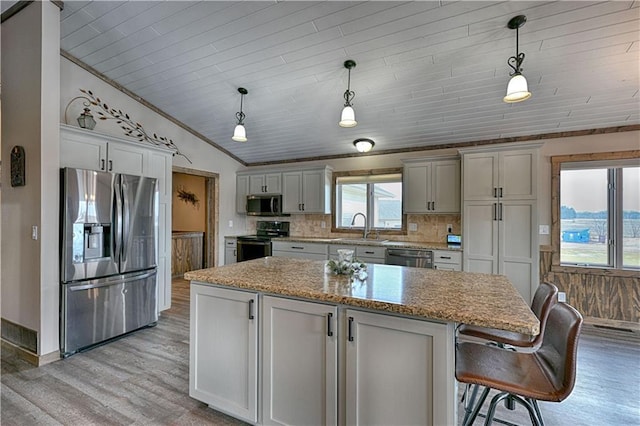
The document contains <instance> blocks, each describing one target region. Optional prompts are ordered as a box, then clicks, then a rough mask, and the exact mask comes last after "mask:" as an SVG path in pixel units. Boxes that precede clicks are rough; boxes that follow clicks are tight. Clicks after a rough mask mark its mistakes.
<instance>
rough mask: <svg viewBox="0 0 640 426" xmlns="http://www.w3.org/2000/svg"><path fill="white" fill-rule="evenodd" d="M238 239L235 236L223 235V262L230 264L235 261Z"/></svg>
mask: <svg viewBox="0 0 640 426" xmlns="http://www.w3.org/2000/svg"><path fill="white" fill-rule="evenodd" d="M237 248H238V240H237V238H236V237H224V264H225V265H230V264H232V263H236V262H237V257H238V250H237Z"/></svg>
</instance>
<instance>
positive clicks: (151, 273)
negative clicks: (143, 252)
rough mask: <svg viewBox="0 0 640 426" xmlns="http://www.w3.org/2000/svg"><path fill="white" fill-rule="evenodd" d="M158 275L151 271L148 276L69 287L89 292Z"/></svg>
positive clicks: (69, 287)
mask: <svg viewBox="0 0 640 426" xmlns="http://www.w3.org/2000/svg"><path fill="white" fill-rule="evenodd" d="M156 273H157V272H156V271H151V272H147V273H146V274H140V275H134V276H132V277H127V278H125V279H122V280H113V279H105V280H96V281H94V282H93V283H91V284H82V285H73V284H67V286H68V289H69V291H82V290H89V289H92V288H99V287H109V286H112V285H116V284H124V283H130V282H131V281H138V280H143V279H145V278H149V277H152V276H153V275H155V274H156Z"/></svg>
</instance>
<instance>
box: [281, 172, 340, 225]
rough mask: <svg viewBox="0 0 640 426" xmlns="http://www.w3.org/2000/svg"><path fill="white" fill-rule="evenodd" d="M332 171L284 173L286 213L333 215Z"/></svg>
mask: <svg viewBox="0 0 640 426" xmlns="http://www.w3.org/2000/svg"><path fill="white" fill-rule="evenodd" d="M330 196H331V171H330V169H329V168H327V167H323V168H320V169H311V170H302V171H291V172H283V173H282V210H283V212H284V213H322V214H329V213H331V201H330Z"/></svg>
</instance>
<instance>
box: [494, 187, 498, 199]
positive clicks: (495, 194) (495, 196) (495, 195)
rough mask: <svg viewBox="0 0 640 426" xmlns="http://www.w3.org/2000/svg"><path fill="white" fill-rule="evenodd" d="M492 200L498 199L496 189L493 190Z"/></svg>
mask: <svg viewBox="0 0 640 426" xmlns="http://www.w3.org/2000/svg"><path fill="white" fill-rule="evenodd" d="M493 198H498V188H495V187H494V188H493Z"/></svg>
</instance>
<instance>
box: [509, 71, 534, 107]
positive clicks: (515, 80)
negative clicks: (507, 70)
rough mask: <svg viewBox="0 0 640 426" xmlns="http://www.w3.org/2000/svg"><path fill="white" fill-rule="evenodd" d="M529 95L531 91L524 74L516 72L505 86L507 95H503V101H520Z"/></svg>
mask: <svg viewBox="0 0 640 426" xmlns="http://www.w3.org/2000/svg"><path fill="white" fill-rule="evenodd" d="M530 97H531V92H530V91H529V87H528V85H527V79H526V78H524V75H522V74H520V73H517V74H514V75H513V77H511V80H509V85H508V86H507V95H506V96H505V97H504V99H503V100H504V101H505V102H507V103H514V102H521V101H524V100H526V99H529V98H530Z"/></svg>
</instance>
